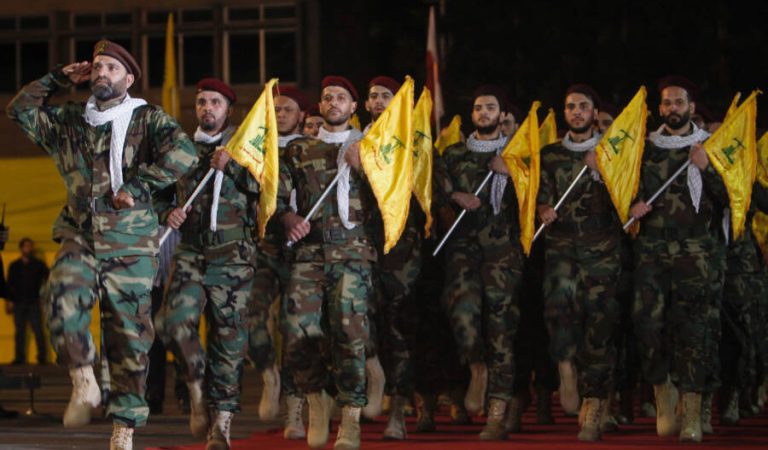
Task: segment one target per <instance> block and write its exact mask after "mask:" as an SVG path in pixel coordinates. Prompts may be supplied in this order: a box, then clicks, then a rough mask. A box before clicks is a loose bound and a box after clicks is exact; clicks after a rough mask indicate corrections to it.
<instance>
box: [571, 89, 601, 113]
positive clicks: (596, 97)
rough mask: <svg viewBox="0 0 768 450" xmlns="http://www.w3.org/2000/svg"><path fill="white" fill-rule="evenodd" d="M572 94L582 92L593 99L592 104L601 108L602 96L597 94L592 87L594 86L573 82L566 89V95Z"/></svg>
mask: <svg viewBox="0 0 768 450" xmlns="http://www.w3.org/2000/svg"><path fill="white" fill-rule="evenodd" d="M571 94H581V95H584V96H586V97H589V99H590V100H592V105H593V106H594V107H595V108H597V109H598V110H599V109H600V96H599V95H598V94H597V91H596V90H594V89H592V86H590V85H588V84H584V83H577V84H572V85H571V86H570V87H568V89H566V90H565V96H566V97H568V96H569V95H571Z"/></svg>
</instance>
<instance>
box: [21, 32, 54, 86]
mask: <svg viewBox="0 0 768 450" xmlns="http://www.w3.org/2000/svg"><path fill="white" fill-rule="evenodd" d="M50 70H51V67H49V64H48V42H47V41H46V42H24V43H22V44H21V84H27V83H29V82H30V81H34V80H36V79H38V78H40V77H41V76H43V75H44V74H46V73H48V71H50Z"/></svg>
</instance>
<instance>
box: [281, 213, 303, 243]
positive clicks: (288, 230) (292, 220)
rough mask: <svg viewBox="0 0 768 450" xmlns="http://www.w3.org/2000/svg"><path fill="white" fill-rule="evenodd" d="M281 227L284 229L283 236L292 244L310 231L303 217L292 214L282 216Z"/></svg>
mask: <svg viewBox="0 0 768 450" xmlns="http://www.w3.org/2000/svg"><path fill="white" fill-rule="evenodd" d="M283 227H285V236H286V237H287V238H288V240H290V241H293V242H298V241H299V240H301V238H303V237H304V236H306V235H307V234H309V229H310V225H309V222H305V221H304V218H303V217H301V216H299V215H298V214H295V213H293V212H287V213H285V214H283Z"/></svg>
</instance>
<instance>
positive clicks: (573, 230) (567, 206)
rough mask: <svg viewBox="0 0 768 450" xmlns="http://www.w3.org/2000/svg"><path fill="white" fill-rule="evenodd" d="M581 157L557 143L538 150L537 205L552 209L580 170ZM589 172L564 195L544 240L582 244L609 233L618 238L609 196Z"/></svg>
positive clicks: (582, 161)
mask: <svg viewBox="0 0 768 450" xmlns="http://www.w3.org/2000/svg"><path fill="white" fill-rule="evenodd" d="M584 156H585V153H580V152H573V151H570V150H568V149H567V148H565V147H563V146H562V145H561V144H559V143H558V144H550V145H547V146H546V147H544V148H542V149H541V177H540V178H539V193H538V197H537V203H538V204H539V205H549V206H552V207H554V206H555V204H556V203H557V201H558V200H560V198H561V197H562V196H563V194H564V193H565V191H566V190H567V189H568V186H570V185H571V183H572V182H573V180H575V179H576V176H577V175H578V174H579V172H580V171H581V169H582V167H584ZM590 172H591V171H590V170H587V172H586V173H585V174H584V175H582V176H581V179H580V180H579V181H578V182H577V183H576V185H575V186H574V188H573V190H571V192H570V194H568V197H567V198H566V199H565V201H564V202H563V204H562V206H560V209H559V210H558V211H557V215H558V219H557V221H556V222H555V223H553V224H552V226H551V229H550V230H548V232H547V236H565V237H569V238H578V239H579V240H583V239H584V238H591V237H600V238H602V237H604V236H605V234H606V233H610V234H615V235H616V237H617V238H618V236H619V233H620V230H621V225H620V223H619V218H618V215H617V214H616V209H615V208H614V207H613V203H612V202H611V196H610V194H608V189H607V188H606V187H605V184H604V183H602V182H601V181H597V180H595V179H594V178H593V177H592V175H591V173H590Z"/></svg>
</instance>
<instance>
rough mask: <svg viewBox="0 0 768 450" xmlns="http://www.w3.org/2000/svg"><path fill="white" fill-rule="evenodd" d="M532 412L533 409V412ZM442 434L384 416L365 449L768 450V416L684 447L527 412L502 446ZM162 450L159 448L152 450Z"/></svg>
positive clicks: (294, 444)
mask: <svg viewBox="0 0 768 450" xmlns="http://www.w3.org/2000/svg"><path fill="white" fill-rule="evenodd" d="M529 411H531V410H529ZM438 419H439V421H438V431H437V432H435V433H422V434H416V433H410V434H409V435H408V440H407V441H404V442H395V441H383V440H382V439H381V434H382V432H383V430H384V426H385V422H384V420H385V419H384V418H380V419H377V421H376V422H375V423H369V424H364V425H363V443H362V449H371V450H376V449H406V448H409V449H410V448H414V449H424V450H459V449H472V450H482V449H501V448H514V449H515V450H518V449H522V450H526V449H537V450H544V449H546V450H576V449H588V448H604V449H614V448H616V449H622V450H646V449H651V448H655V449H667V448H692V447H694V446H696V447H699V446H704V447H706V448H711V449H712V448H714V449H729V450H738V449H747V448H749V449H754V448H762V449H768V415H766V414H765V413H763V414H761V415H759V416H757V417H754V418H750V419H742V421H741V424H740V425H739V426H738V427H719V426H715V434H714V435H708V436H705V437H704V442H703V443H702V444H699V445H695V444H693V445H692V444H681V443H679V442H677V439H676V438H659V437H657V436H656V428H655V424H654V421H653V420H652V419H638V420H636V422H635V424H634V425H625V426H622V427H621V430H620V431H618V432H616V433H610V434H606V435H604V437H603V440H602V441H600V442H597V443H582V442H579V441H578V440H577V439H576V433H577V427H576V418H567V417H562V416H561V415H560V416H556V417H555V420H556V422H557V423H556V424H555V425H546V426H545V425H536V424H535V416H534V414H533V413H532V412H529V413H527V414H526V415H525V416H524V420H523V429H524V431H523V432H522V433H519V434H510V435H509V440H508V441H504V442H490V443H488V442H481V441H478V439H477V434H478V433H479V432H480V429H481V428H482V424H481V419H476V422H477V424H474V425H467V426H454V425H450V424H449V422H448V420H449V419H448V417H447V416H441V417H439V418H438ZM336 425H337V424H334V432H333V433H332V434H331V438H330V442H329V443H328V445H327V446H326V448H328V449H332V448H333V440H334V438H335V436H336V434H335V430H336ZM408 429H409V430H413V419H409V422H408ZM204 448H205V446H204V445H202V444H200V445H194V446H183V447H162V449H165V450H203V449H204ZM307 448H308V447H307V444H306V441H286V440H284V439H283V436H282V431H278V430H275V431H272V432H264V433H256V434H254V435H253V436H251V437H250V438H249V439H244V440H240V441H234V442H233V444H232V449H233V450H250V449H259V450H264V449H295V450H299V449H302V450H303V449H307ZM148 450H158V449H148Z"/></svg>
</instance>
